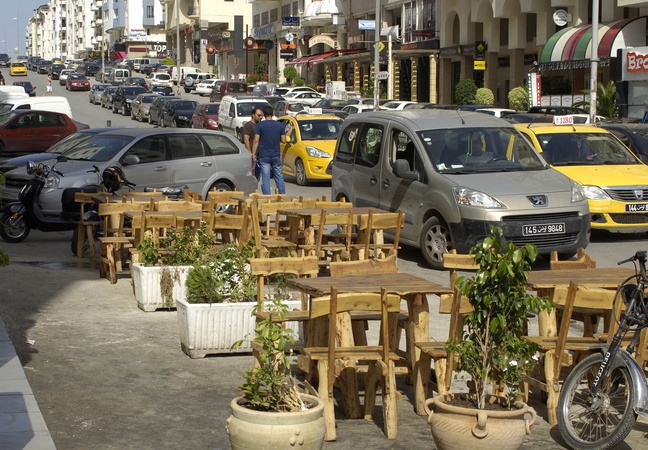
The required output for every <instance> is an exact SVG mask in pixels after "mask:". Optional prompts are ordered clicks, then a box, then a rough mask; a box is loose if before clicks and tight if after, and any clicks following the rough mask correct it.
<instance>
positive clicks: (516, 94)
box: [508, 86, 529, 111]
mask: <svg viewBox="0 0 648 450" xmlns="http://www.w3.org/2000/svg"><path fill="white" fill-rule="evenodd" d="M508 101H509V105H510V106H511V108H513V109H514V110H516V111H528V110H529V94H528V93H527V90H526V88H525V87H524V86H518V87H516V88H513V89H511V92H509V94H508Z"/></svg>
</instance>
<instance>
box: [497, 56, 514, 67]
mask: <svg viewBox="0 0 648 450" xmlns="http://www.w3.org/2000/svg"><path fill="white" fill-rule="evenodd" d="M497 64H498V65H499V66H500V67H509V66H510V65H511V57H510V56H504V57H502V58H497Z"/></svg>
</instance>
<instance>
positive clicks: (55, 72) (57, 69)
mask: <svg viewBox="0 0 648 450" xmlns="http://www.w3.org/2000/svg"><path fill="white" fill-rule="evenodd" d="M63 69H65V64H52V65H51V66H50V68H49V71H48V73H49V74H50V76H51V77H52V80H58V79H59V77H60V76H61V70H63Z"/></svg>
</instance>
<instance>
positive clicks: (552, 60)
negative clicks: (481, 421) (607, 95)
mask: <svg viewBox="0 0 648 450" xmlns="http://www.w3.org/2000/svg"><path fill="white" fill-rule="evenodd" d="M645 45H646V16H642V17H637V18H634V19H622V20H616V21H614V22H608V23H601V24H599V29H598V57H599V59H601V60H602V61H605V60H607V59H609V58H610V57H616V51H617V50H618V49H620V48H627V47H643V46H645ZM591 57H592V26H591V25H583V26H579V27H570V28H565V29H563V30H560V31H559V32H557V33H556V34H554V35H553V36H551V38H549V40H548V41H547V43H546V44H545V46H544V48H543V49H542V54H541V55H540V70H560V69H569V68H580V67H589V59H591ZM576 62H580V63H576ZM574 63H576V64H574Z"/></svg>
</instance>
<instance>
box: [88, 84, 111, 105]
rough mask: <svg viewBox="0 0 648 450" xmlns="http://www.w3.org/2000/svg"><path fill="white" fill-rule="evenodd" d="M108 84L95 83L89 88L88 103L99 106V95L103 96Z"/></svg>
mask: <svg viewBox="0 0 648 450" xmlns="http://www.w3.org/2000/svg"><path fill="white" fill-rule="evenodd" d="M108 86H110V85H109V84H106V83H96V84H94V85H93V86H92V87H91V88H90V92H89V93H88V97H89V98H90V103H92V104H93V105H97V104H101V94H103V91H104V89H106V88H107V87H108Z"/></svg>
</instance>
